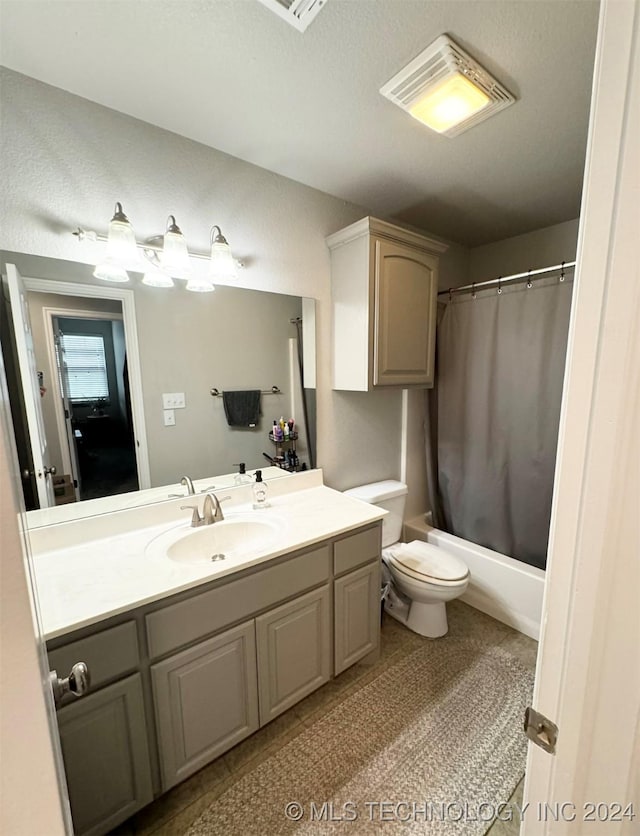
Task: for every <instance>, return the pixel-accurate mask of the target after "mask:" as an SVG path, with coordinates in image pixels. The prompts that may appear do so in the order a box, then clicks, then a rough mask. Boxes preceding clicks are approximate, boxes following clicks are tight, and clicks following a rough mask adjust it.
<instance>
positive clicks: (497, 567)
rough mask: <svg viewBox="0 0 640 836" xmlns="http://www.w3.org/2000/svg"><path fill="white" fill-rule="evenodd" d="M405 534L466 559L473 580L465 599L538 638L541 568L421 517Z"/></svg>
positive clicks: (411, 522)
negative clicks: (434, 526) (434, 524)
mask: <svg viewBox="0 0 640 836" xmlns="http://www.w3.org/2000/svg"><path fill="white" fill-rule="evenodd" d="M403 533H404V537H403V539H404V540H405V542H410V541H411V540H424V541H426V542H428V543H433V544H434V545H436V546H442V547H443V548H446V549H447V551H450V552H452V553H453V554H455V555H457V556H458V557H459V558H461V559H462V560H464V562H465V563H466V564H467V566H468V567H469V571H470V572H471V580H470V583H469V586H468V587H467V591H466V592H465V593H464V595H463V596H462V597H461V600H462V601H464V602H465V603H467V604H469V605H470V606H472V607H475V608H476V609H478V610H482V612H486V613H487V615H490V616H492V617H493V618H497V619H498V621H502V622H504V624H508V625H509V626H510V627H513V628H514V629H516V630H519V631H520V632H521V633H525V634H526V635H527V636H531V638H533V639H539V637H540V617H541V614H542V596H543V593H544V578H545V573H544V571H543V570H542V569H538V568H537V567H536V566H529V565H528V564H526V563H521V562H520V561H519V560H514V559H513V558H512V557H507V556H506V555H504V554H500V553H499V552H494V551H492V550H491V549H486V548H485V547H484V546H477V545H476V544H475V543H470V542H469V541H468V540H463V539H462V538H461V537H456V536H455V535H453V534H447V533H446V532H445V531H440V529H438V528H433V527H432V526H430V525H428V524H427V523H426V522H425V521H424V517H422V516H420V517H416V518H415V519H413V520H409V521H407V522H406V523H405V524H404V532H403Z"/></svg>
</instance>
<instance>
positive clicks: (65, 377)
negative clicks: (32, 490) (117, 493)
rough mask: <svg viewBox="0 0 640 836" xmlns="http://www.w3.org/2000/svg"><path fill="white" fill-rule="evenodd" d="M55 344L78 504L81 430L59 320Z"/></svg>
mask: <svg viewBox="0 0 640 836" xmlns="http://www.w3.org/2000/svg"><path fill="white" fill-rule="evenodd" d="M53 343H54V348H55V356H56V365H57V367H58V369H59V370H60V395H61V397H62V409H63V412H64V427H65V439H61V442H62V441H63V440H66V443H67V448H68V449H69V463H70V469H71V478H72V480H73V485H74V491H75V494H76V502H79V501H80V489H81V487H82V485H81V479H80V468H79V466H78V447H77V439H76V435H75V433H78V432H80V430H74V428H73V424H72V421H71V419H72V407H71V400H70V398H69V373H68V368H67V361H66V358H65V353H64V334H63V333H62V331H61V330H60V328H59V327H58V320H57V319H55V318H54V320H53ZM63 459H64V455H63Z"/></svg>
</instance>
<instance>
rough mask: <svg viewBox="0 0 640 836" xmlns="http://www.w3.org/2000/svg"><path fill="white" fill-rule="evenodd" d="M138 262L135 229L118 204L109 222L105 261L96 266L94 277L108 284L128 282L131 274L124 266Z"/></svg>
mask: <svg viewBox="0 0 640 836" xmlns="http://www.w3.org/2000/svg"><path fill="white" fill-rule="evenodd" d="M137 260H138V251H137V248H136V237H135V234H134V232H133V227H132V226H131V223H130V221H129V218H127V216H126V215H125V213H124V211H123V210H122V204H121V203H119V202H118V203H116V208H115V211H114V213H113V217H112V218H111V220H110V221H109V231H108V232H107V251H106V253H105V259H104V261H103V262H102V263H101V264H98V265H96V269H95V270H94V271H93V275H94V276H95V277H96V279H102V280H103V281H106V282H128V281H129V274H128V273H127V271H126V270H125V268H124V266H123V265H125V264H126V265H129V264H130V263H131V262H135V261H137Z"/></svg>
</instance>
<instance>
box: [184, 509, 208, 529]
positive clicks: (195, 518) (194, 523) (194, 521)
mask: <svg viewBox="0 0 640 836" xmlns="http://www.w3.org/2000/svg"><path fill="white" fill-rule="evenodd" d="M180 510H181V511H193V513H192V515H191V528H197V527H198V526H199V525H202V522H203V520H204V517H201V516H200V512H199V511H198V506H197V505H181V506H180Z"/></svg>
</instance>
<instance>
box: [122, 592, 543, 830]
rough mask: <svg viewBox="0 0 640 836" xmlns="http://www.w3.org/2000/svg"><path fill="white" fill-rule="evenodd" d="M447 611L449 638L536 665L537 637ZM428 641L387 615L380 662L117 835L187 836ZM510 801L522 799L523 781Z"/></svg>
mask: <svg viewBox="0 0 640 836" xmlns="http://www.w3.org/2000/svg"><path fill="white" fill-rule="evenodd" d="M448 614H449V636H465V637H466V638H468V639H471V640H473V641H477V642H478V643H480V644H482V645H485V646H486V645H491V646H497V645H499V646H500V647H501V648H503V649H504V650H508V651H509V652H510V653H511V654H512V655H513V656H514V657H515V658H517V659H518V660H519V661H520V662H522V663H523V664H525V665H527V666H528V667H530V668H533V667H535V660H536V651H537V642H535V641H533V639H529V638H527V637H526V636H523V635H522V634H521V633H517V632H516V631H515V630H512V629H511V628H510V627H507V626H506V625H504V624H502V623H501V622H499V621H496V620H495V619H493V618H490V617H489V616H487V615H485V614H484V613H481V612H479V611H478V610H475V609H473V608H472V607H469V606H467V605H466V604H463V603H462V602H460V601H453V602H452V603H451V604H449V605H448ZM447 638H448V637H446V636H445V637H444V638H443V639H438V641H445V642H446V641H447ZM423 641H429V639H424V638H422V637H421V636H418V635H416V634H415V633H412V632H411V631H410V630H407V629H406V628H405V627H403V626H402V625H401V624H399V623H398V622H397V621H395V620H394V619H392V618H390V617H389V616H387V615H386V614H385V615H384V617H383V622H382V633H381V652H380V659H379V660H378V662H376V664H375V665H364V664H357V665H354V666H353V667H352V668H350V669H349V670H347V671H345V672H344V673H343V674H341V676H339V677H338V678H337V679H335V680H331V681H330V682H328V683H327V684H326V685H324V686H323V687H322V688H320V689H319V690H318V691H316V692H314V693H313V694H311V695H310V696H308V697H307V698H306V699H304V700H303V701H302V702H300V703H298V705H296V706H294V707H293V708H291V709H290V710H289V711H287V712H285V713H284V714H282V715H281V716H280V717H278V718H277V719H275V720H274V721H273V722H271V723H269V725H268V726H265V727H264V728H262V729H260V730H259V731H257V732H256V733H255V734H253V735H252V736H251V737H249V738H247V740H244V741H243V742H242V743H239V744H238V745H237V746H235V747H234V748H233V749H231V750H230V751H229V752H227V753H226V754H225V755H223V756H222V757H220V758H218V759H217V760H216V761H214V762H213V763H212V764H210V765H209V766H207V767H205V768H204V769H202V770H200V772H198V773H196V774H195V775H193V776H192V777H191V778H189V779H188V780H187V781H185V782H183V783H182V784H180V785H179V786H177V787H175V788H174V789H173V790H171V791H170V792H168V793H166V794H165V795H164V796H162V797H161V798H159V799H157V800H156V801H154V802H153V803H152V804H150V805H149V806H148V807H145V809H144V810H141V811H140V812H139V813H138V814H137V815H135V816H134V817H133V818H131V819H129V820H128V821H127V822H125V823H124V824H123V825H121V826H120V827H118V828H117V829H116V830H114V831H113V833H112V836H116V834H118V836H150V834H154V835H155V836H182V834H184V832H185V831H186V830H187V829H188V827H189V826H190V825H191V824H192V823H193V822H194V821H195V820H196V819H197V818H198V816H199V815H200V814H201V813H202V812H203V811H204V810H205V809H206V808H207V807H208V806H209V805H210V804H211V802H212V801H214V800H215V799H216V798H217V797H219V796H220V795H222V793H223V792H225V791H226V790H227V789H228V788H229V787H230V786H232V785H233V783H234V782H235V781H237V780H238V779H239V778H240V777H241V776H242V775H244V774H245V772H247V771H249V770H250V769H253V768H254V767H255V766H256V765H257V764H258V763H260V762H261V761H262V760H264V758H266V757H269V756H270V755H271V754H273V752H275V751H277V750H278V749H279V748H280V747H281V746H283V745H284V744H285V743H287V742H288V741H289V740H290V739H291V738H292V737H294V736H295V735H296V734H298V732H299V731H300V730H301V729H302V728H303V727H304V726H305V725H309V724H311V723H313V722H315V721H316V720H317V719H319V718H320V717H321V716H323V715H324V714H325V713H326V712H327V711H329V710H330V709H331V708H332V707H333V706H335V705H336V704H337V703H339V702H340V701H341V700H343V699H345V697H347V696H348V695H349V694H351V693H353V691H354V690H356V689H358V688H361V687H362V686H363V685H364V684H366V683H367V682H369V681H370V680H371V679H373V678H374V677H376V676H378V675H379V674H380V673H381V672H382V671H383V670H384V669H385V668H387V667H389V666H390V665H393V664H395V663H396V662H397V661H399V660H400V659H401V658H402V657H403V656H405V655H407V654H408V653H410V652H411V651H412V650H413V649H414V648H415V647H416V646H417V645H418V644H419V643H420V642H423ZM510 800H511V801H512V802H521V801H522V782H520V784H519V785H518V787H517V789H516V790H515V792H514V794H513V796H512V798H511V799H510ZM519 827H520V823H519V821H515V820H514V821H511V822H502V821H496V822H495V823H494V824H493V826H492V827H491V829H490V831H489V836H517V834H518V832H519ZM230 836H232V835H231V834H230ZM269 836H277V834H269ZM354 836H355V832H354Z"/></svg>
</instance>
